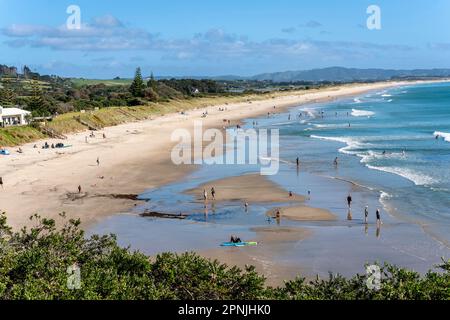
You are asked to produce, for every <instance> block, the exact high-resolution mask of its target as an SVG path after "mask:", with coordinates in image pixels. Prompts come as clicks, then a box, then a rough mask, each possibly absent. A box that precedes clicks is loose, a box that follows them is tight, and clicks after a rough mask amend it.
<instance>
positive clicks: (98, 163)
mask: <svg viewBox="0 0 450 320" xmlns="http://www.w3.org/2000/svg"><path fill="white" fill-rule="evenodd" d="M99 165H100V158H99V157H97V166H99Z"/></svg>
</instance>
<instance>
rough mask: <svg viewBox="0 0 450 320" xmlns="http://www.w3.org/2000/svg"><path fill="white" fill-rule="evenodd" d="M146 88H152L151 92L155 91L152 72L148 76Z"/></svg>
mask: <svg viewBox="0 0 450 320" xmlns="http://www.w3.org/2000/svg"><path fill="white" fill-rule="evenodd" d="M147 87H149V88H152V89H153V91H155V92H156V91H157V81H156V80H155V77H154V76H153V71H152V73H151V75H150V80H148V82H147Z"/></svg>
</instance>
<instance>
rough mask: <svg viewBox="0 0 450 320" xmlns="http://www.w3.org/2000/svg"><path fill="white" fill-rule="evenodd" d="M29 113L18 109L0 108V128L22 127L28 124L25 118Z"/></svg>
mask: <svg viewBox="0 0 450 320" xmlns="http://www.w3.org/2000/svg"><path fill="white" fill-rule="evenodd" d="M30 114H31V112H29V111H26V110H22V109H19V108H3V107H1V106H0V126H2V127H7V126H23V125H26V124H28V122H27V116H28V115H30Z"/></svg>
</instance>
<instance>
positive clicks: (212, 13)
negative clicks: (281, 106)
mask: <svg viewBox="0 0 450 320" xmlns="http://www.w3.org/2000/svg"><path fill="white" fill-rule="evenodd" d="M72 4H74V5H78V6H79V7H80V9H81V29H80V30H67V28H66V20H67V18H68V17H69V15H68V14H67V13H66V9H67V7H68V6H69V5H72ZM372 4H375V5H378V6H379V7H380V9H381V23H382V28H381V30H369V29H368V28H367V27H366V20H367V18H368V14H367V13H366V9H367V7H368V6H369V5H372ZM448 30H450V1H448V0H433V1H425V0H411V1H404V0H372V1H366V0H345V1H338V0H334V1H332V0H315V1H303V0H277V1H275V0H273V1H269V0H259V1H255V0H245V1H244V0H239V1H237V0H227V1H223V0H192V1H186V0H166V1H153V0H147V1H144V0H128V1H111V0H90V1H87V0H71V1H65V0H58V1H54V0H33V1H31V0H28V1H24V0H0V64H7V65H16V66H19V67H21V66H23V65H24V64H26V65H29V66H31V67H32V69H34V70H36V71H39V72H41V73H49V74H58V75H62V76H78V77H89V78H111V77H115V76H121V77H130V76H132V74H133V73H134V69H135V67H136V66H141V67H142V69H143V72H144V74H145V75H148V74H149V73H150V71H153V72H154V73H155V74H156V75H176V76H189V75H195V76H198V75H206V76H210V75H226V74H236V75H253V74H258V73H264V72H276V71H285V70H303V69H311V68H319V67H327V66H345V67H358V68H370V67H376V68H396V69H400V68H406V69H411V68H434V67H437V68H441V67H442V68H443V67H447V68H448V67H450V33H449V32H448Z"/></svg>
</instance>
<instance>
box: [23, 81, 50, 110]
mask: <svg viewBox="0 0 450 320" xmlns="http://www.w3.org/2000/svg"><path fill="white" fill-rule="evenodd" d="M28 110H30V111H31V112H32V113H33V115H35V116H44V115H48V114H49V113H50V112H49V110H48V103H47V101H46V100H45V98H44V96H43V94H42V90H41V88H40V86H39V83H38V82H37V81H36V80H32V81H31V96H30V97H29V99H28Z"/></svg>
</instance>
